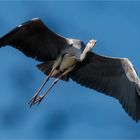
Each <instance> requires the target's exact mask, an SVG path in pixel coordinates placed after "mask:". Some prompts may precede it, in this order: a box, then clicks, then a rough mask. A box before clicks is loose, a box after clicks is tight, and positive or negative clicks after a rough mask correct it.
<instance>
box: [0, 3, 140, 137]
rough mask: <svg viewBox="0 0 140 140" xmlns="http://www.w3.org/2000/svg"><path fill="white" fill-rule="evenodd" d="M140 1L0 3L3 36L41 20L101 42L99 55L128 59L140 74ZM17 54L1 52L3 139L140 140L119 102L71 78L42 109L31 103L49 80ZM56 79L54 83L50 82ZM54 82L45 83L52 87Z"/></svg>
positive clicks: (63, 32) (138, 125)
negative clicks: (88, 139)
mask: <svg viewBox="0 0 140 140" xmlns="http://www.w3.org/2000/svg"><path fill="white" fill-rule="evenodd" d="M139 15H140V2H101V1H100V2H91V1H89V2H86V1H85V2H84V1H81V2H80V1H77V2H76V1H72V2H64V1H61V2H60V1H59V2H57V1H53V2H50V1H46V2H45V1H42V2H39V1H38V2H37V1H30V2H27V1H26V2H23V1H19V2H16V1H6V2H4V1H3V2H2V1H1V2H0V36H2V35H4V34H5V33H7V32H8V31H9V30H11V29H12V28H14V27H16V26H17V25H18V24H21V23H22V22H24V21H27V20H29V19H31V18H34V17H40V18H41V19H42V20H43V21H44V22H45V23H46V24H47V25H48V26H49V27H50V28H51V29H53V31H55V32H57V33H59V34H61V35H63V36H66V37H69V38H79V39H81V40H83V41H84V42H85V43H87V42H88V40H89V39H91V38H94V39H97V40H98V42H97V44H96V47H95V48H94V49H93V51H95V52H96V53H99V54H103V55H108V56H115V57H128V58H129V59H130V60H131V61H132V62H133V64H134V66H135V68H136V69H137V71H138V73H140V61H139V60H140V16H139ZM36 64H38V62H37V61H35V60H33V59H31V58H27V57H26V56H24V55H23V54H22V53H20V52H19V51H17V50H15V49H13V48H10V47H6V48H2V49H0V138H1V139H2V138H25V139H27V138H28V139H31V138H38V139H39V138H48V139H51V138H59V139H61V138H63V139H66V138H67V139H73V138H75V139H77V138H79V139H80V138H84V139H87V138H94V139H104V138H106V139H109V138H110V139H113V138H116V139H120V138H122V139H124V138H125V139H128V138H133V139H134V138H135V139H136V138H137V139H138V138H140V123H135V122H134V121H132V120H131V118H130V117H128V115H127V114H126V113H125V112H124V110H123V109H122V108H121V105H120V104H119V103H118V101H117V100H115V99H113V98H111V97H108V96H105V95H103V94H100V93H98V92H96V91H94V90H90V89H86V88H84V87H81V86H80V85H78V84H76V83H75V82H73V81H72V80H71V81H70V82H69V83H66V82H63V81H61V82H59V83H58V84H57V85H56V86H55V88H53V90H52V91H51V92H50V94H48V95H47V98H45V100H44V101H43V102H42V103H41V104H40V106H38V107H36V106H34V107H33V108H31V109H29V107H28V105H27V102H28V101H29V100H30V98H31V97H32V96H33V94H34V93H35V91H36V90H37V89H38V87H39V86H40V85H41V83H42V81H43V80H44V78H45V76H44V74H43V73H41V72H40V71H39V70H38V69H37V68H36V67H35V65H36ZM52 80H53V79H52ZM52 80H51V81H50V82H49V83H48V84H47V85H49V84H50V83H51V82H52Z"/></svg>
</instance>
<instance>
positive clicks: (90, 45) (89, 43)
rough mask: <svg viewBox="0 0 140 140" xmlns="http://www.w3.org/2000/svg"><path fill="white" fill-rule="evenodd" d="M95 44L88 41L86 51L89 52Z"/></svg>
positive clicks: (93, 41)
mask: <svg viewBox="0 0 140 140" xmlns="http://www.w3.org/2000/svg"><path fill="white" fill-rule="evenodd" d="M96 42H97V41H96V40H95V39H90V40H89V42H88V43H87V46H86V47H87V49H88V50H89V51H90V50H91V49H92V48H93V46H94V45H95V44H96Z"/></svg>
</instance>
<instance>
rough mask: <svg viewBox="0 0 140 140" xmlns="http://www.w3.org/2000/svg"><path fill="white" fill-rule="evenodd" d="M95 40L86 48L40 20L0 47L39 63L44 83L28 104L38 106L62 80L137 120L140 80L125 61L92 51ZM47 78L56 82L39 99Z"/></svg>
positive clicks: (2, 40)
mask: <svg viewBox="0 0 140 140" xmlns="http://www.w3.org/2000/svg"><path fill="white" fill-rule="evenodd" d="M95 44H96V40H94V39H92V40H90V41H89V42H88V43H87V45H85V44H84V43H83V42H82V41H81V40H78V39H70V38H65V37H62V36H60V35H58V34H56V33H54V32H53V31H51V30H50V29H49V28H48V27H47V26H46V25H45V24H44V23H43V22H42V21H41V19H39V18H35V19H32V20H29V21H27V22H25V23H23V24H21V25H19V26H17V27H16V28H15V29H13V30H12V31H10V32H9V33H7V34H6V35H4V36H3V37H1V38H0V47H4V46H7V45H10V46H12V47H14V48H16V49H18V50H20V51H22V52H23V53H24V54H25V55H26V56H28V57H32V58H34V59H35V60H38V61H41V63H40V64H38V65H37V67H38V68H39V69H40V70H41V71H42V72H44V74H45V75H46V79H45V81H44V82H43V84H42V85H41V87H40V88H39V90H38V91H37V92H36V94H35V95H34V96H33V98H32V99H31V100H30V102H29V104H30V107H31V106H32V105H34V104H39V103H40V102H41V101H42V99H43V98H44V97H45V96H46V94H47V93H48V92H49V91H50V89H51V88H52V87H53V86H54V85H55V84H56V83H57V82H58V81H59V80H60V79H61V80H64V81H69V79H70V78H71V79H72V80H74V81H76V82H77V83H79V84H81V85H82V86H85V87H88V88H91V89H94V90H97V91H99V92H102V93H104V94H106V95H109V96H112V97H114V98H116V99H118V101H119V102H120V104H121V105H122V107H123V109H124V110H125V111H126V112H127V113H128V115H129V116H130V117H131V118H132V119H133V120H135V121H138V120H140V80H139V78H138V75H137V73H136V71H135V69H134V67H133V65H132V63H131V62H130V61H129V60H128V59H127V58H112V57H106V56H101V55H98V54H96V53H94V52H92V51H91V49H92V48H93V46H94V45H95ZM50 77H54V78H55V80H54V81H53V83H52V84H51V85H50V87H49V88H48V89H47V90H46V92H45V93H44V94H42V95H39V94H40V92H41V90H42V88H43V87H44V86H45V84H46V82H47V81H48V80H49V78H50Z"/></svg>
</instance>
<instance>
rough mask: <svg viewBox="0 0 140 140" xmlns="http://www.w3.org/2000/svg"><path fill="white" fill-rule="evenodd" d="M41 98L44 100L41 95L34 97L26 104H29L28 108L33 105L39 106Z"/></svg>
mask: <svg viewBox="0 0 140 140" xmlns="http://www.w3.org/2000/svg"><path fill="white" fill-rule="evenodd" d="M43 98H44V96H43V95H41V96H37V95H36V96H34V97H33V98H32V99H31V100H30V101H29V103H28V104H30V108H31V107H32V106H33V105H35V104H37V105H39V104H40V102H41V101H42V99H43Z"/></svg>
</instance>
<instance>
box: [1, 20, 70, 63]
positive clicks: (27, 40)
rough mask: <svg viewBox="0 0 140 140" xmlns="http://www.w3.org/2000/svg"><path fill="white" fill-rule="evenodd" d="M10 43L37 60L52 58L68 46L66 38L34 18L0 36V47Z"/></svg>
mask: <svg viewBox="0 0 140 140" xmlns="http://www.w3.org/2000/svg"><path fill="white" fill-rule="evenodd" d="M6 45H10V46H13V47H15V48H17V49H19V50H20V51H22V52H23V53H24V54H25V55H27V56H29V57H32V58H34V59H36V60H39V61H44V60H53V59H55V58H56V57H57V56H58V55H59V53H60V51H61V50H62V49H64V48H65V47H67V46H68V43H67V39H66V38H64V37H62V36H59V35H57V34H56V33H54V32H52V31H51V30H50V29H49V28H48V27H47V26H45V25H44V23H43V22H42V21H41V20H40V19H39V18H35V19H32V20H30V21H27V22H25V23H23V24H21V25H19V26H18V27H16V28H15V29H13V30H12V31H10V32H9V33H8V34H6V35H5V36H3V37H2V38H0V47H2V46H6Z"/></svg>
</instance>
